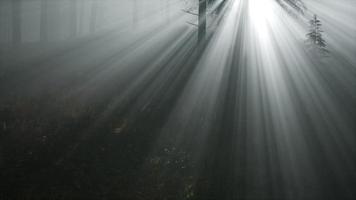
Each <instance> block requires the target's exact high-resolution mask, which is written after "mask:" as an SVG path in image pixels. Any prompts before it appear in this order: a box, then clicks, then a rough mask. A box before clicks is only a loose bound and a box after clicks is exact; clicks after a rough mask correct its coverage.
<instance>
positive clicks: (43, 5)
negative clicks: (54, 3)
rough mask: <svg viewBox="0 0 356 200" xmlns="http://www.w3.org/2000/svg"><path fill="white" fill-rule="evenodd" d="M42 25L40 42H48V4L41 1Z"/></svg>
mask: <svg viewBox="0 0 356 200" xmlns="http://www.w3.org/2000/svg"><path fill="white" fill-rule="evenodd" d="M40 20H41V23H40V40H41V41H44V42H46V41H47V40H48V21H47V20H48V2H47V0H41V19H40Z"/></svg>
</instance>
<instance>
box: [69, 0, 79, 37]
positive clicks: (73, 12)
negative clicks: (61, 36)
mask: <svg viewBox="0 0 356 200" xmlns="http://www.w3.org/2000/svg"><path fill="white" fill-rule="evenodd" d="M77 11H78V2H77V0H70V13H69V15H70V19H69V20H70V25H69V26H70V27H69V30H70V37H75V36H76V35H77V28H78V27H77V20H78V16H77Z"/></svg>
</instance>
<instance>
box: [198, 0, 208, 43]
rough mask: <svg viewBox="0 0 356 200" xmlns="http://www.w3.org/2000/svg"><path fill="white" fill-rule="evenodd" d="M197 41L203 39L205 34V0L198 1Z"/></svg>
mask: <svg viewBox="0 0 356 200" xmlns="http://www.w3.org/2000/svg"><path fill="white" fill-rule="evenodd" d="M198 21H199V22H198V26H199V28H198V41H199V42H200V41H202V40H204V38H205V33H206V0H199V19H198Z"/></svg>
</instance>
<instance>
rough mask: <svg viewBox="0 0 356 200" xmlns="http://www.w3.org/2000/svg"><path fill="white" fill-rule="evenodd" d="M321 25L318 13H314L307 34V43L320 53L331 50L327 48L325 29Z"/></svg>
mask: <svg viewBox="0 0 356 200" xmlns="http://www.w3.org/2000/svg"><path fill="white" fill-rule="evenodd" d="M321 26H322V24H321V21H320V20H319V19H318V17H317V15H314V16H313V18H312V19H311V20H310V21H309V32H308V33H307V34H306V36H307V43H308V44H309V46H311V47H312V48H313V49H316V50H318V51H319V52H320V53H328V52H329V51H328V50H327V48H326V41H325V40H324V38H323V34H322V33H323V30H322V28H321Z"/></svg>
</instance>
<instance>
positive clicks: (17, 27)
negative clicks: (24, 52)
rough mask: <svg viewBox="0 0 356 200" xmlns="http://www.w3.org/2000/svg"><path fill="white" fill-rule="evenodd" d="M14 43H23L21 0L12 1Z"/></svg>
mask: <svg viewBox="0 0 356 200" xmlns="http://www.w3.org/2000/svg"><path fill="white" fill-rule="evenodd" d="M11 2H12V42H13V43H14V44H19V43H20V42H21V0H12V1H11Z"/></svg>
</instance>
